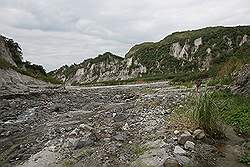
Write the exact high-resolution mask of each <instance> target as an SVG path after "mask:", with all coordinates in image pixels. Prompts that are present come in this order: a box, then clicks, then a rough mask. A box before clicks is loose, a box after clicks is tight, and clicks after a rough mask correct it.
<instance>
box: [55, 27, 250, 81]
mask: <svg viewBox="0 0 250 167" xmlns="http://www.w3.org/2000/svg"><path fill="white" fill-rule="evenodd" d="M249 36H250V26H242V27H208V28H204V29H200V30H194V31H185V32H176V33H173V34H171V35H169V36H167V37H166V38H164V39H163V40H161V41H159V42H155V43H153V42H147V43H142V44H139V45H135V46H134V47H132V48H131V49H130V50H129V52H128V53H127V54H126V55H125V58H121V57H118V56H115V55H113V54H111V53H105V54H104V55H99V56H98V57H96V58H94V59H89V60H85V61H84V62H83V63H81V64H79V65H72V66H70V67H69V66H64V67H61V68H60V69H58V70H55V71H52V72H51V74H52V75H53V76H55V77H56V78H58V79H61V80H62V81H64V82H65V83H66V84H86V83H95V82H102V81H113V80H127V79H130V78H137V77H141V76H154V75H170V74H171V75H174V74H180V73H187V72H202V71H211V73H214V71H213V70H214V69H216V67H215V66H217V64H220V63H222V62H225V61H226V60H227V59H228V58H230V57H234V56H235V55H236V54H237V55H246V56H245V57H247V61H249V53H248V52H247V51H246V50H244V51H241V52H240V53H237V52H239V50H241V48H242V47H247V48H248V49H249V48H250V45H249ZM237 55H236V57H237ZM237 59H241V58H238V57H237ZM215 73H217V71H216V72H215Z"/></svg>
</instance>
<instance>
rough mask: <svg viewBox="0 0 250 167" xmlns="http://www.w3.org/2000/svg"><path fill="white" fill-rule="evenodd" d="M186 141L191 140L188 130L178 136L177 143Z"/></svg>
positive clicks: (182, 143)
mask: <svg viewBox="0 0 250 167" xmlns="http://www.w3.org/2000/svg"><path fill="white" fill-rule="evenodd" d="M186 141H193V136H192V135H191V134H190V133H189V132H185V133H183V134H182V135H181V136H180V137H179V138H178V144H181V145H184V144H185V143H186Z"/></svg>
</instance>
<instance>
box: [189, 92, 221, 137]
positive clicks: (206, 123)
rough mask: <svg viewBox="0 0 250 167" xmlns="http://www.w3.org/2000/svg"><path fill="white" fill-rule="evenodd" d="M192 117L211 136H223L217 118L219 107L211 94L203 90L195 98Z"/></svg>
mask: <svg viewBox="0 0 250 167" xmlns="http://www.w3.org/2000/svg"><path fill="white" fill-rule="evenodd" d="M193 117H194V119H195V120H196V121H197V123H198V125H199V127H200V128H202V129H203V130H204V131H205V132H206V134H208V135H209V136H210V137H212V138H223V137H224V133H223V125H222V123H221V121H220V119H219V108H218V107H217V105H216V103H215V102H214V100H213V98H212V94H209V93H207V91H206V90H205V91H204V92H202V93H201V95H200V96H198V97H197V99H196V104H195V107H194V111H193Z"/></svg>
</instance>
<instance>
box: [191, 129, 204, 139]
mask: <svg viewBox="0 0 250 167" xmlns="http://www.w3.org/2000/svg"><path fill="white" fill-rule="evenodd" d="M204 137H205V132H204V130H201V129H196V130H195V131H194V138H195V139H198V140H201V139H203V138H204Z"/></svg>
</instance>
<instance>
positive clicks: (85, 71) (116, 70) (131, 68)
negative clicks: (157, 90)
mask: <svg viewBox="0 0 250 167" xmlns="http://www.w3.org/2000/svg"><path fill="white" fill-rule="evenodd" d="M68 69H74V70H73V72H71V73H68V71H67V70H68ZM146 72H147V69H146V68H145V67H144V66H143V65H141V64H140V63H138V62H137V61H134V60H133V58H127V59H123V58H121V57H118V56H116V55H113V54H111V53H108V52H107V53H104V54H103V55H99V56H98V57H97V58H94V59H88V60H86V61H84V62H83V63H81V64H79V65H76V66H74V67H67V66H64V67H62V68H60V69H58V70H57V71H54V72H53V73H52V74H53V75H55V76H56V77H57V78H58V79H61V80H62V81H64V82H65V84H66V85H77V84H86V83H94V82H95V83H96V82H97V83H98V82H104V81H110V80H127V79H130V78H136V77H139V76H141V75H142V74H144V73H146ZM67 73H68V75H67Z"/></svg>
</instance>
